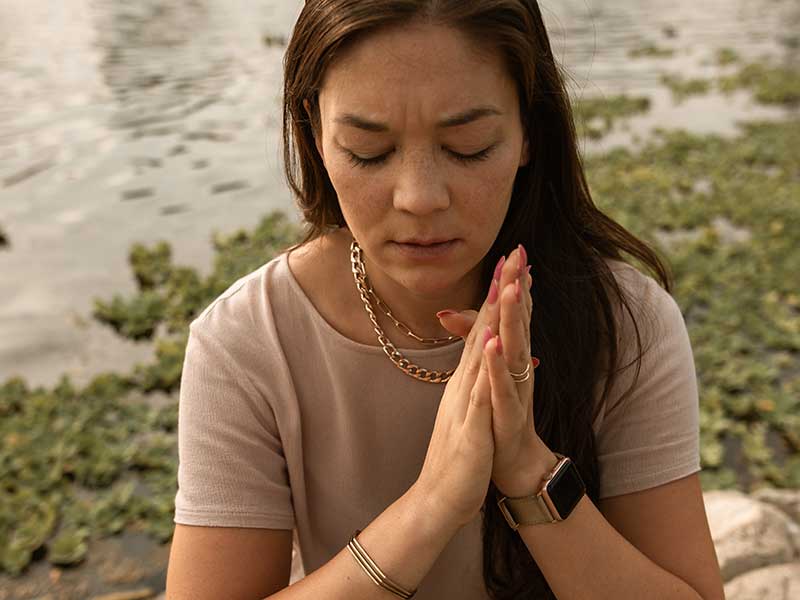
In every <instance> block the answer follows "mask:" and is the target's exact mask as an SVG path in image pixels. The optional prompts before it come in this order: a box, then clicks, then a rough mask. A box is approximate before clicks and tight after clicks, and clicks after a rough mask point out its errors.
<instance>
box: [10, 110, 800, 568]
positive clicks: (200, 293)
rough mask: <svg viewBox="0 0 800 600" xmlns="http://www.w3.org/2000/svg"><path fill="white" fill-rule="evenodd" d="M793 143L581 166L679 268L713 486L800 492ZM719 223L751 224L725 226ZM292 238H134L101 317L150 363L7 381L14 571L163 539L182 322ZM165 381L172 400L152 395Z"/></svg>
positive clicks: (267, 233)
mask: <svg viewBox="0 0 800 600" xmlns="http://www.w3.org/2000/svg"><path fill="white" fill-rule="evenodd" d="M611 100H612V101H611V102H607V103H605V104H603V103H598V104H594V105H593V104H591V103H589V104H584V105H583V108H582V110H583V111H584V112H583V113H582V114H583V115H587V114H588V115H590V119H594V120H597V119H600V120H605V118H606V115H607V114H611V115H612V117H611V119H612V121H613V119H614V118H617V117H618V116H619V117H621V116H624V115H627V114H632V113H635V112H641V111H643V110H646V105H645V102H643V101H642V100H641V99H639V100H637V99H632V98H627V99H625V100H620V99H619V98H613V99H611ZM592 102H594V101H592ZM620 106H622V107H624V108H625V110H622V109H621V108H620ZM583 118H586V117H585V116H584V117H583ZM798 147H800V120H798V119H794V120H788V121H784V122H779V123H753V124H749V125H746V126H745V127H744V129H743V131H742V134H741V135H740V136H739V137H737V138H735V139H724V138H721V137H716V136H698V135H692V134H689V133H686V132H682V131H659V132H657V133H656V135H655V137H654V139H653V140H652V141H651V142H650V143H648V144H647V145H646V146H645V147H644V148H642V149H641V150H636V151H633V150H626V149H618V150H614V151H611V152H607V153H604V154H602V155H589V156H587V157H586V160H585V162H586V167H587V175H588V178H589V183H590V186H591V188H592V190H593V193H594V197H595V200H596V202H597V204H598V206H600V207H601V208H602V209H603V210H604V211H606V212H608V213H609V214H610V215H612V216H613V217H614V218H616V219H617V220H618V221H620V222H621V223H622V224H623V225H625V226H626V227H628V228H629V229H630V230H631V231H632V232H633V233H635V234H636V235H638V236H640V237H642V238H643V239H645V240H650V241H651V242H653V243H654V244H655V245H656V246H657V248H658V249H659V251H660V252H661V253H662V254H663V255H664V256H665V257H666V259H667V261H668V263H669V264H670V265H671V266H672V269H673V272H674V276H675V289H674V291H673V294H674V296H675V298H676V300H677V302H678V304H679V306H680V307H681V310H682V312H683V314H684V317H685V319H686V322H687V327H688V330H689V335H690V337H691V341H692V346H693V349H694V356H695V363H696V366H697V375H698V383H699V390H700V437H701V446H700V451H701V461H702V466H703V471H702V472H701V475H700V476H701V480H702V482H703V487H704V489H707V490H708V489H714V488H727V487H736V488H741V489H750V488H752V487H754V486H757V485H759V484H762V483H764V482H767V483H770V484H772V485H775V486H777V487H800V373H799V372H798V369H797V364H798V362H799V361H798V356H799V355H800V289H798V283H797V273H798V272H800V202H799V201H798V199H800V156H798V153H797V152H796V148H798ZM721 219H724V223H728V224H729V226H728V227H729V229H730V230H731V231H735V232H739V231H743V232H745V231H746V232H747V235H733V234H731V233H730V232H729V231H726V230H725V228H724V227H721V226H720V223H721V222H723V221H721ZM734 228H735V229H734ZM688 233H691V235H688ZM299 235H300V231H299V228H298V227H297V226H296V225H295V224H293V223H291V222H290V221H288V219H287V217H286V215H284V214H282V213H278V212H275V213H270V214H269V215H267V216H266V217H265V218H264V219H263V220H262V221H261V223H259V225H258V226H257V227H255V228H254V230H253V231H249V232H248V231H244V230H240V231H237V232H234V233H232V234H229V235H221V234H215V235H214V236H213V238H212V243H213V245H214V248H215V251H216V257H215V260H214V265H213V270H212V272H211V274H210V275H208V276H206V277H203V276H201V275H199V274H198V273H196V272H195V271H194V270H192V269H189V268H186V267H183V266H178V265H175V264H173V262H172V256H171V250H170V247H169V245H168V244H167V243H165V242H161V243H157V244H154V245H153V246H151V247H149V248H148V247H145V246H142V245H136V246H134V247H133V249H132V251H131V254H130V264H131V268H132V272H133V276H134V278H135V280H136V281H137V284H138V287H139V290H138V292H137V293H136V294H135V295H133V296H132V297H130V298H122V297H115V298H114V299H113V300H112V301H110V302H103V301H99V300H98V302H97V305H98V306H99V307H102V309H98V315H97V318H98V319H99V320H101V321H102V322H105V323H107V324H108V325H109V326H111V327H113V328H114V329H115V330H116V331H118V332H119V333H120V334H121V335H126V336H128V337H133V338H136V337H137V336H145V334H147V335H148V336H149V337H151V338H153V339H154V340H155V344H156V353H155V354H156V356H155V359H154V360H153V361H152V363H150V364H145V365H138V366H137V367H136V368H135V369H133V372H132V373H129V374H126V375H121V374H114V373H107V374H103V375H100V376H97V377H95V378H94V379H93V380H92V381H91V382H90V383H89V384H88V385H86V386H85V387H83V388H82V389H79V388H77V387H76V386H75V385H73V383H72V382H71V381H70V379H69V378H67V377H62V379H61V381H60V382H59V384H58V385H56V386H55V387H53V388H52V389H49V390H48V389H43V388H30V387H29V386H28V385H27V384H26V383H25V382H24V381H23V380H21V379H19V378H14V379H10V380H8V381H6V382H5V383H4V384H0V568H2V570H3V571H4V572H7V573H11V574H19V573H22V572H23V571H24V570H25V568H26V566H27V565H29V564H30V563H31V561H33V560H39V559H44V560H47V561H49V562H50V563H52V564H60V565H68V564H69V565H71V564H77V563H79V562H80V561H82V560H84V559H85V557H86V555H87V552H89V551H90V549H91V543H92V540H93V539H97V538H100V537H103V536H108V535H115V534H118V533H120V532H122V531H128V530H132V531H140V532H145V533H147V534H148V535H150V536H152V537H153V538H154V539H156V540H159V541H161V542H166V541H169V539H170V538H171V535H172V532H173V528H174V524H173V521H172V518H173V515H174V498H175V493H176V491H177V488H176V486H177V463H178V460H177V439H176V429H177V420H178V404H177V395H176V394H175V392H176V391H177V389H178V386H179V384H180V374H181V368H182V364H183V358H184V350H185V345H186V339H187V338H186V336H187V330H188V324H189V323H190V322H191V320H192V319H193V318H194V317H195V316H196V315H197V314H198V313H199V311H201V310H202V309H203V308H205V306H207V305H208V303H209V302H210V301H211V300H212V299H213V298H214V297H216V296H217V295H218V294H219V293H221V292H222V291H223V290H224V289H226V288H227V287H228V286H229V285H231V284H232V283H233V282H235V281H236V280H237V279H238V278H239V277H241V276H243V275H245V274H247V273H249V272H251V271H252V270H254V269H256V268H258V267H259V266H261V265H262V264H264V263H265V262H267V261H268V260H269V259H271V258H272V257H273V256H274V255H275V254H276V253H277V252H278V251H282V250H283V249H285V248H286V247H287V246H289V245H291V244H292V243H294V242H296V241H297V240H298V239H299ZM668 240H669V242H667V241H668ZM154 391H163V392H167V393H170V394H172V396H171V398H172V399H173V401H170V402H168V403H166V404H164V405H161V406H154V405H152V404H150V403H149V402H147V401H146V398H147V397H148V395H149V394H150V393H151V392H154Z"/></svg>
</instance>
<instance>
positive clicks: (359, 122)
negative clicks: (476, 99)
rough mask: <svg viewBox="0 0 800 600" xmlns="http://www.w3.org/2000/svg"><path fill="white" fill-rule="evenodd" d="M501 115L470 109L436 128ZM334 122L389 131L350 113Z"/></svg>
mask: <svg viewBox="0 0 800 600" xmlns="http://www.w3.org/2000/svg"><path fill="white" fill-rule="evenodd" d="M502 114H503V113H502V112H500V111H499V110H498V109H496V108H495V107H493V106H481V107H478V108H472V109H470V110H468V111H465V112H463V113H459V114H457V115H454V116H452V117H447V118H446V119H443V120H441V121H439V122H438V123H437V124H436V126H437V127H439V128H445V127H458V126H459V125H466V124H467V123H472V122H473V121H477V120H478V119H481V118H483V117H489V116H499V115H502ZM335 122H336V123H341V124H343V125H349V126H350V127H355V128H357V129H363V130H364V131H374V132H377V133H385V132H387V131H389V125H387V124H386V123H378V122H376V121H370V120H369V119H365V118H364V117H359V116H358V115H354V114H351V113H345V114H343V115H341V116H339V117H337V118H336V119H335Z"/></svg>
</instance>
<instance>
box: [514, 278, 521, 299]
mask: <svg viewBox="0 0 800 600" xmlns="http://www.w3.org/2000/svg"><path fill="white" fill-rule="evenodd" d="M514 295H515V296H516V297H517V302H519V301H520V300H521V299H522V292H521V291H520V287H519V279H516V280H515V281H514Z"/></svg>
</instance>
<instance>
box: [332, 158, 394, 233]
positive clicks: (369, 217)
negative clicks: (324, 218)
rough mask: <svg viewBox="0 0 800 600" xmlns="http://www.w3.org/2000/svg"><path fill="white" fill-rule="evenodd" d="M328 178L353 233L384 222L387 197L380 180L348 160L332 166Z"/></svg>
mask: <svg viewBox="0 0 800 600" xmlns="http://www.w3.org/2000/svg"><path fill="white" fill-rule="evenodd" d="M328 177H329V178H330V180H331V184H332V185H333V189H334V190H335V191H336V196H337V197H338V199H339V206H340V207H341V209H342V214H343V215H344V217H345V220H346V221H347V223H348V225H349V226H350V228H351V229H352V230H354V232H355V231H359V230H363V228H364V227H365V226H368V225H370V224H373V223H376V222H377V221H379V220H380V219H381V214H382V211H383V210H384V208H385V207H382V204H381V197H382V196H385V195H386V192H385V191H382V190H381V188H380V187H379V185H378V182H379V180H380V179H379V178H377V177H368V176H366V175H364V174H363V173H362V172H361V171H360V170H359V169H358V168H356V167H353V166H352V165H349V164H348V163H347V160H346V159H343V160H341V161H337V162H336V163H334V164H330V165H329V166H328Z"/></svg>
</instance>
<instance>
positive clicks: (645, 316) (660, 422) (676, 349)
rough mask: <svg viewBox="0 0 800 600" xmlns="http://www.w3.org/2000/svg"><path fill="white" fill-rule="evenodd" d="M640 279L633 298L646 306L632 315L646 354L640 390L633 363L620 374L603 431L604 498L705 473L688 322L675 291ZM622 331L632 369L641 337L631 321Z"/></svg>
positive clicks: (599, 436) (599, 442) (598, 445)
mask: <svg viewBox="0 0 800 600" xmlns="http://www.w3.org/2000/svg"><path fill="white" fill-rule="evenodd" d="M637 276H638V277H639V278H641V279H640V281H641V282H642V283H641V286H640V287H638V288H637V289H638V293H637V294H636V297H634V298H633V300H634V306H639V307H641V308H642V310H641V311H638V310H637V309H636V308H634V310H633V314H634V315H635V316H636V318H637V325H638V327H639V330H640V334H641V337H642V346H643V347H642V351H643V352H644V355H643V357H642V363H641V369H640V373H639V378H638V381H637V383H636V384H635V385H634V386H633V387H631V384H632V383H633V375H634V373H635V367H634V366H630V367H627V368H626V369H625V370H623V372H622V373H620V374H619V375H618V378H619V381H618V382H617V383H616V384H615V385H614V387H613V390H615V391H612V394H611V397H610V398H609V402H608V407H609V408H608V410H607V411H606V412H605V414H604V416H603V421H602V424H601V426H600V430H599V432H598V433H597V435H596V448H597V454H598V464H599V471H600V494H599V497H600V498H605V497H609V496H617V495H620V494H627V493H631V492H636V491H640V490H644V489H648V488H651V487H655V486H658V485H662V484H664V483H668V482H670V481H674V480H676V479H680V478H681V477H685V476H687V475H690V474H692V473H695V472H697V471H699V470H700V429H699V397H698V391H697V377H696V373H695V365H694V356H693V353H692V347H691V343H690V340H689V334H688V332H687V329H686V324H685V322H684V319H683V315H682V314H681V311H680V307H679V306H678V304H677V303H676V302H675V300H674V299H673V297H672V296H671V295H670V294H669V293H668V292H666V291H665V290H664V289H663V288H661V287H660V286H659V285H658V284H657V283H656V282H655V281H654V280H653V279H652V278H650V277H646V276H644V275H642V274H641V273H638V272H637ZM620 331H621V332H622V334H623V337H622V338H621V340H620V353H621V355H623V356H624V357H626V360H624V361H623V362H622V363H621V364H622V365H623V366H625V365H628V363H630V362H631V359H632V358H635V356H636V351H637V347H636V337H635V333H633V329H632V326H630V324H629V323H628V324H627V325H625V324H623V326H622V327H620ZM619 392H622V395H620V394H619ZM625 392H627V393H625ZM615 394H617V397H616V398H615V397H614V395H615Z"/></svg>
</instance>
